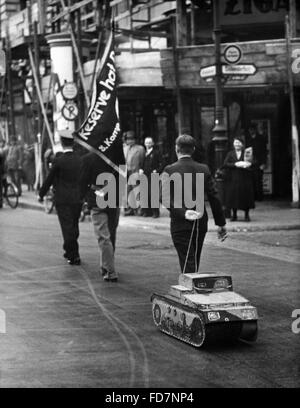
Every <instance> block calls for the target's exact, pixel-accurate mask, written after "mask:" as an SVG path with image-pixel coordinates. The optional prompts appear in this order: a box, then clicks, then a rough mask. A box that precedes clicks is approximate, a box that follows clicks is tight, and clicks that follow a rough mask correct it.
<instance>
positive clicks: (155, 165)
mask: <svg viewBox="0 0 300 408" xmlns="http://www.w3.org/2000/svg"><path fill="white" fill-rule="evenodd" d="M144 144H145V148H146V155H145V160H144V165H143V168H142V169H141V170H140V174H145V176H146V177H147V180H148V203H147V206H145V207H142V209H141V215H142V216H143V217H151V216H152V217H153V218H158V217H159V215H160V213H159V208H152V206H151V174H153V173H158V174H160V173H161V171H162V169H163V164H162V156H161V154H160V152H159V150H158V149H156V148H155V146H154V141H153V139H152V137H147V138H146V139H145V142H144Z"/></svg>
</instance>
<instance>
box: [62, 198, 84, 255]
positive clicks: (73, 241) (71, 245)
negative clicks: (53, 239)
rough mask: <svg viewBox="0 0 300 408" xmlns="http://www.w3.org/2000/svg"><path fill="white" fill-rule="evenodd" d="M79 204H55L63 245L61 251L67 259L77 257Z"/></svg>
mask: <svg viewBox="0 0 300 408" xmlns="http://www.w3.org/2000/svg"><path fill="white" fill-rule="evenodd" d="M80 211H81V204H56V212H57V215H58V220H59V223H60V227H61V231H62V235H63V239H64V245H63V249H64V251H65V253H66V256H67V258H68V259H74V258H77V257H79V248H78V242H77V240H78V237H79V226H78V223H79V216H80Z"/></svg>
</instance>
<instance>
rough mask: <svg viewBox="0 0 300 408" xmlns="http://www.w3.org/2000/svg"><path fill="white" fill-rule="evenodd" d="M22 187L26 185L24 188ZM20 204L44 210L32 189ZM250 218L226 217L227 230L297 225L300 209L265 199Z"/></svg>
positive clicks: (137, 220)
mask: <svg viewBox="0 0 300 408" xmlns="http://www.w3.org/2000/svg"><path fill="white" fill-rule="evenodd" d="M24 190H25V189H24ZM19 207H20V208H27V209H31V210H39V211H44V206H43V205H42V204H40V203H38V201H37V196H36V194H35V193H33V192H27V191H24V192H23V194H22V196H21V197H20V200H19ZM207 210H208V212H209V217H210V220H209V226H208V228H209V231H215V229H216V226H215V225H214V221H213V219H212V216H211V211H210V208H209V205H207ZM239 216H240V217H241V219H242V218H243V212H238V217H239ZM250 217H251V220H252V221H251V222H250V223H247V222H243V221H237V222H230V221H229V220H227V229H228V231H229V232H248V231H249V232H253V231H276V230H292V229H300V209H298V208H291V206H290V203H289V202H282V201H264V202H261V203H257V204H256V208H255V210H252V211H251V212H250ZM169 223H170V220H169V214H168V211H167V210H166V209H162V210H161V217H160V218H158V219H153V218H148V217H147V218H144V217H135V216H134V217H132V216H129V217H124V216H123V215H122V216H121V220H120V225H122V226H126V225H128V226H130V227H134V226H136V227H140V228H143V227H144V228H152V229H165V228H169Z"/></svg>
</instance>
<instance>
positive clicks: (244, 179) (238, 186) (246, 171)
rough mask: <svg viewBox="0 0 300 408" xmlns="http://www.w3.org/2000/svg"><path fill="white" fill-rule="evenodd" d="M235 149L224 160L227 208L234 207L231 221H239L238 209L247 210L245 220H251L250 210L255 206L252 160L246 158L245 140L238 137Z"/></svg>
mask: <svg viewBox="0 0 300 408" xmlns="http://www.w3.org/2000/svg"><path fill="white" fill-rule="evenodd" d="M233 147H234V149H233V150H232V151H230V152H229V153H228V154H227V156H226V158H225V161H224V165H223V168H224V169H225V171H226V188H227V190H226V194H225V197H226V203H225V205H226V208H229V209H232V216H231V221H237V211H238V210H243V211H244V212H245V221H246V222H249V221H250V216H249V211H250V209H251V208H254V207H255V205H254V191H253V176H252V163H251V160H246V157H245V149H244V140H243V139H242V138H239V137H236V138H234V141H233Z"/></svg>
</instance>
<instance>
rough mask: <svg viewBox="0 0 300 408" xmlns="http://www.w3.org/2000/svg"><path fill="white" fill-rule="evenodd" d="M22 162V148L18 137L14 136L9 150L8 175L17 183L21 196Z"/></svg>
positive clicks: (7, 160)
mask: <svg viewBox="0 0 300 408" xmlns="http://www.w3.org/2000/svg"><path fill="white" fill-rule="evenodd" d="M22 162H23V157H22V151H21V148H20V146H19V145H18V142H17V138H16V137H14V136H13V137H12V138H11V144H10V146H9V148H8V152H7V158H6V165H7V173H8V176H9V177H10V179H11V181H12V183H14V184H15V185H16V187H17V189H18V194H19V196H20V195H21V194H22V186H21V172H22Z"/></svg>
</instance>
